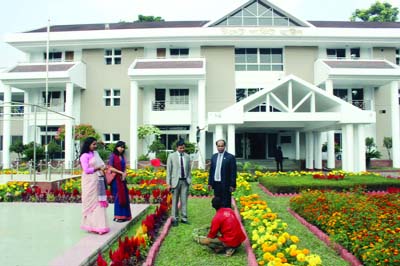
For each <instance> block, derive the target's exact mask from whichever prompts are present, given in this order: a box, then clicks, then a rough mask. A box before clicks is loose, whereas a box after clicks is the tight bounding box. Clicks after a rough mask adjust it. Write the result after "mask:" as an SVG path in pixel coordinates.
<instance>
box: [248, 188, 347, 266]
mask: <svg viewBox="0 0 400 266" xmlns="http://www.w3.org/2000/svg"><path fill="white" fill-rule="evenodd" d="M252 190H253V192H254V193H256V194H258V195H260V196H261V198H262V199H263V200H265V201H266V202H267V205H268V207H269V208H270V209H271V210H272V212H275V213H277V214H278V217H279V218H280V219H282V221H284V222H286V223H287V224H288V229H287V232H288V233H289V234H293V235H296V236H298V237H299V238H300V242H299V243H298V246H299V247H300V248H307V249H309V250H310V251H311V253H313V254H317V255H319V256H320V257H321V259H322V265H324V266H348V265H350V264H349V263H348V262H346V261H345V260H343V259H342V258H341V257H340V256H339V255H338V254H337V253H336V252H335V251H334V250H333V249H331V248H330V247H328V246H327V245H325V244H324V242H322V241H321V240H319V239H318V238H317V237H316V236H315V235H314V234H313V233H311V232H310V231H309V230H308V229H307V228H306V227H305V226H304V225H302V224H301V223H300V222H298V221H297V219H296V218H294V217H293V216H292V215H291V214H290V213H289V212H288V211H287V208H288V207H289V200H290V198H289V197H271V196H268V195H267V194H265V193H264V192H263V191H262V190H261V189H260V188H259V186H258V184H257V183H252Z"/></svg>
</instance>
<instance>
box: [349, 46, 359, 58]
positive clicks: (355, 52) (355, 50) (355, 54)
mask: <svg viewBox="0 0 400 266" xmlns="http://www.w3.org/2000/svg"><path fill="white" fill-rule="evenodd" d="M350 57H351V59H359V58H360V48H351V49H350Z"/></svg>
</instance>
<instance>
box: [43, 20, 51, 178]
mask: <svg viewBox="0 0 400 266" xmlns="http://www.w3.org/2000/svg"><path fill="white" fill-rule="evenodd" d="M49 50H50V19H48V21H47V41H46V96H45V101H46V126H45V130H46V133H45V141H44V145H45V146H44V147H45V157H46V158H45V161H46V167H48V160H49V153H48V151H47V148H48V147H47V144H48V143H47V142H48V140H47V135H48V134H47V130H48V128H47V123H48V115H49V114H48V113H49V112H48V108H49V107H50V104H49V54H50V51H49ZM47 173H48V171H46V179H47Z"/></svg>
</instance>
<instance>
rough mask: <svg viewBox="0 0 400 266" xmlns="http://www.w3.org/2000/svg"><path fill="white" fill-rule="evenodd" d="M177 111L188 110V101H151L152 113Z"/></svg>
mask: <svg viewBox="0 0 400 266" xmlns="http://www.w3.org/2000/svg"><path fill="white" fill-rule="evenodd" d="M177 110H179V111H180V110H189V101H187V100H184V99H182V100H177V101H153V103H152V111H177Z"/></svg>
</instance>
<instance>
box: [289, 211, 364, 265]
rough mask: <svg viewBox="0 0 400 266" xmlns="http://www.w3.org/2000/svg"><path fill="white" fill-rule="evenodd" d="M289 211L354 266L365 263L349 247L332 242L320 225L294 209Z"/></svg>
mask: <svg viewBox="0 0 400 266" xmlns="http://www.w3.org/2000/svg"><path fill="white" fill-rule="evenodd" d="M287 211H288V212H289V213H290V214H291V215H293V217H294V218H296V219H297V220H298V221H299V222H300V223H301V224H302V225H304V226H305V227H307V229H308V230H310V231H311V233H313V234H314V235H315V236H316V237H318V238H319V239H320V240H322V241H323V242H324V243H325V244H326V245H327V246H328V247H333V249H334V250H335V251H337V252H338V253H339V254H340V256H341V257H342V258H343V259H344V260H346V261H348V262H350V263H351V265H352V266H363V264H362V263H361V262H360V261H359V260H358V259H357V257H356V256H354V255H353V254H352V253H351V252H349V251H348V250H347V249H345V248H344V247H343V246H341V245H340V244H337V243H333V244H332V242H331V241H330V239H329V236H328V235H327V234H325V233H324V232H323V231H321V230H320V229H319V228H318V227H316V226H315V225H312V224H310V223H309V222H307V221H306V220H305V219H304V218H303V217H301V216H300V215H299V214H297V213H296V212H295V211H293V210H292V209H290V208H287Z"/></svg>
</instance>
